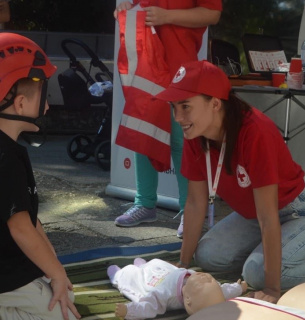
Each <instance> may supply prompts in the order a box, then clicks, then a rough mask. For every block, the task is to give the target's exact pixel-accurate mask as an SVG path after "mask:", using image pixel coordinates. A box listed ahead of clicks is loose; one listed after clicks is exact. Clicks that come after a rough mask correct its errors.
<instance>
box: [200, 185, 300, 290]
mask: <svg viewBox="0 0 305 320" xmlns="http://www.w3.org/2000/svg"><path fill="white" fill-rule="evenodd" d="M279 216H280V222H281V229H282V276H281V288H282V289H288V288H292V287H294V286H296V285H298V284H300V283H303V282H305V191H304V190H303V192H301V193H300V195H299V196H298V197H297V198H296V199H295V200H294V201H293V202H291V203H290V204H289V205H287V206H286V207H285V208H283V209H281V210H280V211H279ZM194 258H195V261H196V263H197V265H198V266H199V267H201V268H202V269H204V270H205V271H239V270H242V275H243V278H244V280H245V281H246V282H247V283H248V284H249V285H250V286H251V287H253V288H254V289H256V290H260V289H262V288H264V255H263V246H262V242H261V230H260V227H259V224H258V220H257V219H245V218H243V217H242V216H241V215H239V214H238V213H236V212H232V213H231V214H230V215H228V216H227V217H225V218H224V219H223V220H221V221H220V222H218V223H217V224H216V225H215V226H214V227H213V228H212V229H211V230H209V231H208V232H207V233H206V234H205V235H204V236H203V237H202V238H201V239H200V241H199V243H198V246H197V249H196V252H195V256H194Z"/></svg>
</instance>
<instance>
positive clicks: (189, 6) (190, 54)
mask: <svg viewBox="0 0 305 320" xmlns="http://www.w3.org/2000/svg"><path fill="white" fill-rule="evenodd" d="M139 2H144V1H140V0H134V1H133V3H130V2H128V1H125V2H122V3H121V4H120V5H119V6H118V7H117V8H116V10H115V12H114V17H115V18H117V13H118V12H119V11H122V10H129V9H131V8H132V7H133V6H134V5H136V4H138V3H139ZM143 7H144V10H145V11H146V14H147V15H146V25H147V26H154V27H155V29H156V31H157V34H158V36H159V38H160V40H161V42H162V43H163V45H164V49H165V60H166V62H167V64H168V67H169V71H170V77H171V79H172V78H173V76H174V75H175V73H176V70H177V69H178V67H179V66H180V65H181V63H184V62H187V61H192V60H198V56H197V55H198V52H199V50H200V48H201V44H202V36H203V34H204V32H205V31H206V28H207V26H209V25H213V24H216V23H217V22H218V21H219V18H220V15H221V10H222V1H221V0H175V1H169V0H149V1H145V4H144V3H143ZM170 142H171V154H172V158H173V162H174V166H175V173H176V176H177V181H178V187H179V205H180V214H181V223H180V225H179V228H178V231H177V236H178V237H179V238H182V237H183V212H184V205H185V201H186V196H187V180H186V179H185V178H184V177H183V176H182V175H181V173H180V167H181V157H182V146H183V134H182V130H181V128H180V126H179V125H177V123H175V121H173V119H172V121H171V141H170ZM135 175H136V187H137V193H136V197H135V201H134V205H133V206H132V207H131V208H130V209H129V210H127V211H126V212H125V213H124V214H123V215H121V216H119V217H117V218H116V220H115V224H116V225H117V226H122V227H133V226H136V225H138V224H140V223H142V222H153V221H156V220H157V216H156V203H157V187H158V172H157V171H156V170H155V169H154V167H153V166H152V164H151V162H150V161H149V159H148V157H147V156H145V155H143V154H139V153H135Z"/></svg>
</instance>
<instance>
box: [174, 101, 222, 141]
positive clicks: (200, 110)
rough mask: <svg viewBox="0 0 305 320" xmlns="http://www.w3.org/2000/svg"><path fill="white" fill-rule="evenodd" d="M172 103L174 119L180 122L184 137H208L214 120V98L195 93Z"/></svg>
mask: <svg viewBox="0 0 305 320" xmlns="http://www.w3.org/2000/svg"><path fill="white" fill-rule="evenodd" d="M217 100H218V99H217ZM172 105H173V110H174V117H175V120H176V121H177V122H178V123H179V124H180V126H181V128H182V130H183V134H184V138H186V139H194V138H196V137H199V136H205V137H207V138H209V135H210V133H211V132H212V131H213V125H214V120H215V112H214V105H215V98H211V99H209V98H206V97H204V96H202V95H197V96H194V97H191V98H188V99H186V100H183V101H176V102H173V103H172Z"/></svg>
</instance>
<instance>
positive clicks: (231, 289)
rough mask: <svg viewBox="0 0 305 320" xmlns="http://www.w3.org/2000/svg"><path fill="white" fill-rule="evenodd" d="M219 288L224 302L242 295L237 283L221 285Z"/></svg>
mask: <svg viewBox="0 0 305 320" xmlns="http://www.w3.org/2000/svg"><path fill="white" fill-rule="evenodd" d="M220 287H221V290H222V293H223V295H224V296H225V299H226V300H229V299H233V298H236V297H239V296H241V295H242V293H243V291H242V288H241V285H240V284H239V283H237V282H234V283H223V284H221V285H220Z"/></svg>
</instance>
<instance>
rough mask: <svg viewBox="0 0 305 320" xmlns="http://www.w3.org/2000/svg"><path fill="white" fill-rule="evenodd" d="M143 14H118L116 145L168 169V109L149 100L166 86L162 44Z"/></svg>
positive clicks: (169, 127) (127, 12) (162, 103)
mask: <svg viewBox="0 0 305 320" xmlns="http://www.w3.org/2000/svg"><path fill="white" fill-rule="evenodd" d="M145 16H146V12H145V11H136V10H133V9H131V10H125V11H121V12H119V14H118V21H119V25H120V49H119V53H118V62H117V63H118V70H119V73H120V77H121V82H122V87H123V93H124V97H125V106H124V110H123V115H122V119H121V123H120V126H119V129H118V134H117V137H116V144H118V145H120V146H122V147H125V148H127V149H130V150H133V151H135V152H138V153H141V154H144V155H146V156H148V158H149V160H150V161H151V163H152V165H153V166H154V168H155V169H156V170H157V171H165V170H167V169H169V168H170V167H171V157H170V132H171V115H170V112H171V108H170V106H169V104H168V103H166V102H164V101H160V100H156V99H154V98H153V96H154V95H156V94H157V93H159V92H161V91H163V90H164V89H165V88H167V86H168V85H169V83H170V80H171V79H170V75H169V69H168V66H167V64H166V63H165V59H164V48H163V45H162V43H161V41H160V39H159V37H158V35H157V34H156V32H155V29H154V28H153V27H147V26H145Z"/></svg>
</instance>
